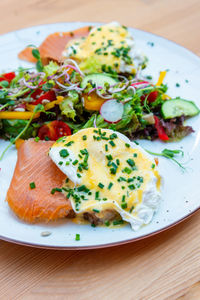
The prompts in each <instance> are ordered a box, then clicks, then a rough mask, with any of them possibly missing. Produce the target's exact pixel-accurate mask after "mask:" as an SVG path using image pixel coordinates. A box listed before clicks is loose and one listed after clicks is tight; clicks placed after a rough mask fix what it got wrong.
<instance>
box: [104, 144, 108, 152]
mask: <svg viewBox="0 0 200 300" xmlns="http://www.w3.org/2000/svg"><path fill="white" fill-rule="evenodd" d="M105 150H106V152H107V151H108V145H107V144H106V145H105Z"/></svg>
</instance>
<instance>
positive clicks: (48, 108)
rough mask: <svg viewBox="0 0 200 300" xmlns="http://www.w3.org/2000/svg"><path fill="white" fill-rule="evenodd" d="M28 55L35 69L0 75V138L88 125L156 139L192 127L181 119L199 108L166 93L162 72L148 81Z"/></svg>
mask: <svg viewBox="0 0 200 300" xmlns="http://www.w3.org/2000/svg"><path fill="white" fill-rule="evenodd" d="M33 55H34V57H35V58H37V65H36V70H35V69H33V68H30V69H23V68H19V69H18V70H17V71H16V72H10V73H4V74H1V75H0V138H2V139H6V140H11V141H16V139H18V138H19V137H20V138H21V139H28V138H31V137H36V138H37V139H42V140H43V139H45V140H57V139H58V138H59V137H61V136H63V135H70V134H72V133H74V132H76V131H77V130H79V129H82V128H89V127H98V128H109V129H113V130H117V131H120V132H121V133H123V134H125V135H126V136H128V137H129V138H131V139H137V138H142V139H148V140H154V139H157V138H158V139H160V140H162V141H175V140H180V139H182V138H183V137H185V136H186V135H188V134H190V133H191V132H193V129H192V128H191V127H190V126H186V125H185V124H184V120H185V119H186V118H189V117H192V116H195V115H197V114H198V113H199V109H198V107H197V106H196V105H195V103H194V102H192V101H187V100H185V99H181V98H175V99H171V98H170V97H169V96H168V95H167V89H168V88H167V85H166V84H163V79H164V76H165V74H166V72H161V74H160V78H159V79H158V82H157V83H156V84H154V83H152V82H151V79H150V78H149V77H148V76H147V77H143V76H141V75H140V76H139V75H138V74H135V75H130V74H123V75H122V74H117V73H116V72H114V71H112V70H109V71H108V70H106V69H105V70H104V72H103V71H102V72H101V73H90V74H88V73H87V74H86V73H84V72H83V71H82V70H81V69H80V68H79V66H78V64H77V63H76V62H75V61H74V60H72V59H67V60H66V61H65V62H64V64H62V65H58V64H57V63H55V62H52V61H51V62H50V63H49V64H48V65H46V66H43V65H42V62H41V59H40V54H39V51H38V50H37V49H33ZM38 105H39V109H38Z"/></svg>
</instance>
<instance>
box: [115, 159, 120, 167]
mask: <svg viewBox="0 0 200 300" xmlns="http://www.w3.org/2000/svg"><path fill="white" fill-rule="evenodd" d="M116 163H117V165H118V166H119V165H120V161H119V159H118V158H117V159H116Z"/></svg>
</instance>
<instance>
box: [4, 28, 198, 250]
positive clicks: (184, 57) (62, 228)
mask: <svg viewBox="0 0 200 300" xmlns="http://www.w3.org/2000/svg"><path fill="white" fill-rule="evenodd" d="M87 25H88V26H89V25H97V24H91V23H58V24H50V25H42V26H36V27H31V28H26V29H22V30H19V31H15V32H11V33H8V34H5V35H2V36H0V44H1V48H0V72H3V71H10V70H13V69H15V68H17V67H19V66H20V65H21V66H24V67H25V66H30V65H29V64H28V63H25V62H22V61H19V60H18V59H17V53H18V52H19V51H20V50H22V49H23V48H24V47H25V46H27V45H28V44H34V45H39V44H40V43H41V42H42V41H43V40H44V38H45V37H46V36H47V35H48V34H50V33H53V32H56V31H70V30H73V29H76V28H79V27H82V26H87ZM131 31H132V33H133V36H134V37H135V40H136V43H137V47H138V48H140V49H142V50H143V52H144V53H145V54H146V55H147V56H148V57H149V66H148V68H147V69H146V70H145V73H146V74H150V75H153V78H154V80H155V81H156V80H157V78H158V76H159V71H161V70H166V69H168V70H169V72H168V73H167V76H166V79H165V82H166V83H168V85H169V92H168V93H169V95H170V96H172V97H175V96H181V97H183V98H185V99H189V100H193V101H195V102H196V103H197V105H198V106H200V100H199V84H198V81H199V78H200V58H199V57H197V56H196V55H194V54H193V53H191V52H190V51H188V50H186V49H184V48H183V47H181V46H179V45H177V44H175V43H173V42H171V41H168V40H166V39H164V38H162V37H159V36H156V35H153V34H150V33H147V32H144V31H141V30H137V29H131ZM152 43H153V44H152ZM187 81H188V82H187ZM176 83H179V84H180V87H176ZM187 123H188V124H190V125H191V126H192V127H193V128H194V130H195V133H193V134H191V135H190V136H188V137H186V138H185V139H184V140H183V141H181V142H176V143H170V144H167V146H166V145H165V144H163V143H162V142H159V141H156V142H149V141H141V142H140V145H142V146H145V148H147V149H149V150H151V151H155V152H159V151H161V150H162V149H164V148H166V147H167V148H170V149H182V150H184V153H185V157H184V158H183V159H182V161H184V162H187V163H186V166H187V170H186V171H185V172H182V170H181V169H180V168H179V167H178V166H177V165H175V164H173V163H172V162H171V161H168V160H166V159H164V158H159V162H160V170H161V173H162V175H163V178H164V186H163V191H162V193H163V201H162V203H161V206H160V209H159V211H158V213H157V214H156V215H155V217H154V219H153V221H152V222H151V224H149V225H148V226H146V227H143V228H142V229H141V230H139V231H137V232H134V231H132V230H131V228H130V226H129V225H127V226H125V227H122V228H116V229H109V228H103V227H97V228H92V227H91V226H90V225H76V224H73V223H69V221H67V220H63V221H60V222H57V223H51V224H34V225H30V224H26V223H24V222H22V221H20V220H19V219H17V218H16V217H15V216H14V214H13V213H12V212H11V211H10V209H9V207H8V205H7V203H6V202H5V201H4V200H5V197H6V191H7V189H8V187H9V183H10V180H11V178H12V174H13V171H14V167H15V163H16V158H17V153H16V150H15V149H14V147H13V148H12V149H11V150H10V151H9V152H8V153H7V154H6V156H5V158H4V159H3V161H1V162H0V168H1V171H0V238H2V239H4V240H8V241H12V242H16V243H20V244H25V245H30V246H35V247H44V248H57V249H88V248H100V247H107V246H113V245H119V244H122V243H127V242H130V241H135V240H138V239H142V238H145V237H147V236H150V235H152V234H155V233H158V232H160V231H162V230H165V229H167V228H169V227H171V226H173V225H175V224H177V223H178V222H180V221H181V220H183V219H184V218H186V217H188V216H189V215H191V214H192V213H194V212H195V211H196V210H198V209H199V208H200V195H199V176H200V116H197V117H195V118H193V119H190V120H189V121H188V122H187ZM6 145H7V143H6V142H5V141H0V152H1V151H2V149H4V147H5V146H6ZM43 231H50V232H51V235H49V236H47V237H42V236H41V232H43ZM76 233H79V234H80V236H81V239H80V241H75V235H76Z"/></svg>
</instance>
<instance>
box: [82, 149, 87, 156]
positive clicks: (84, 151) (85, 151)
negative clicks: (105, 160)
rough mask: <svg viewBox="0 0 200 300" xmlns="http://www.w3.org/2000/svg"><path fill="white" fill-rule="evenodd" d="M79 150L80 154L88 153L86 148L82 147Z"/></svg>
mask: <svg viewBox="0 0 200 300" xmlns="http://www.w3.org/2000/svg"><path fill="white" fill-rule="evenodd" d="M80 152H81V154H83V155H84V154H88V151H87V149H83V150H80Z"/></svg>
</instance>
